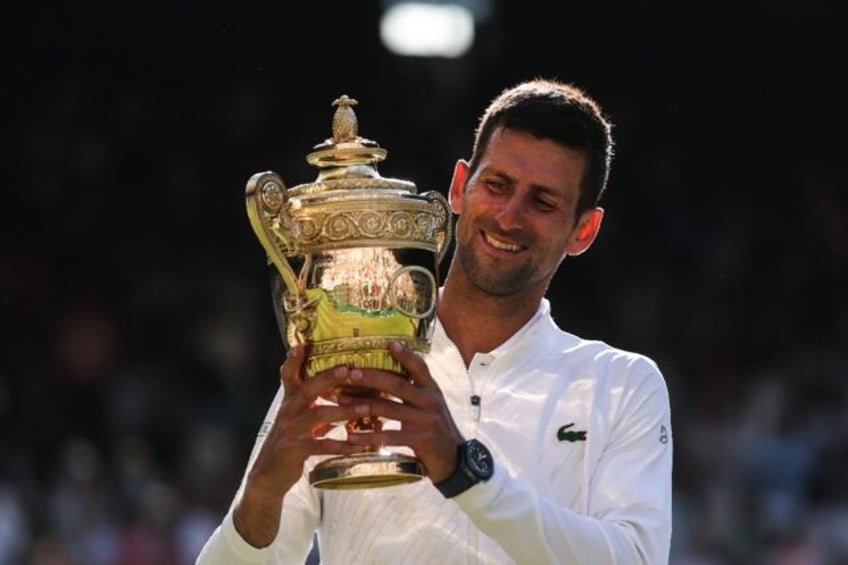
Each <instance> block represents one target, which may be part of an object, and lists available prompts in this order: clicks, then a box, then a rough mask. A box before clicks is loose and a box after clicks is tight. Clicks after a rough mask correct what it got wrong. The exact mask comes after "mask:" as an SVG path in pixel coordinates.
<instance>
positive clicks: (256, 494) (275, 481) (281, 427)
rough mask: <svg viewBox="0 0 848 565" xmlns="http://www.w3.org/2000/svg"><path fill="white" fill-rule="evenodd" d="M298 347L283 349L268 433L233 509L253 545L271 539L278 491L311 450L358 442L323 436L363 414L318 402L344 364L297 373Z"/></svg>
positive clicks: (347, 447) (330, 393)
mask: <svg viewBox="0 0 848 565" xmlns="http://www.w3.org/2000/svg"><path fill="white" fill-rule="evenodd" d="M304 358H305V355H304V350H303V347H302V346H295V347H292V348H291V349H290V350H289V353H288V357H287V358H286V361H285V363H283V366H282V367H281V368H280V380H281V381H282V384H283V387H284V390H285V393H284V396H283V400H282V402H281V403H280V408H279V409H278V410H277V414H276V417H275V418H274V422H273V424H272V425H271V429H270V430H269V431H268V436H267V437H266V438H265V441H264V443H263V445H262V448H261V449H260V451H259V453H258V455H257V457H256V460H255V461H254V462H253V464H252V465H251V467H250V470H249V471H248V473H247V481H246V483H245V488H244V492H243V493H242V496H241V498H240V499H239V501H238V502H237V504H236V506H235V508H234V511H233V522H234V524H235V526H236V529H237V530H238V532H239V534H241V536H242V537H243V538H244V539H245V541H247V542H248V543H250V544H251V545H253V546H255V547H265V546H267V545H268V544H270V543H271V542H272V541H274V538H275V537H276V535H277V530H278V529H279V527H280V511H281V509H282V504H283V497H284V496H285V494H286V493H287V492H288V491H289V489H290V488H291V487H292V486H293V485H294V484H295V483H296V482H297V481H298V480H299V479H300V477H301V475H302V474H303V464H304V462H305V461H306V459H307V458H308V457H309V456H311V455H326V454H337V455H346V454H350V453H355V452H357V451H360V450H361V448H360V447H357V446H354V445H351V444H349V443H347V442H345V441H343V440H334V439H330V438H327V437H324V436H325V435H326V434H327V433H328V432H329V431H330V430H331V429H332V428H333V427H335V426H336V425H339V424H342V425H343V424H344V422H346V421H347V420H349V419H352V418H357V417H360V416H362V415H363V412H364V411H365V410H366V408H364V407H357V406H352V405H348V406H337V405H326V404H323V405H322V404H318V402H317V399H318V397H319V396H323V397H325V398H332V397H334V396H335V391H337V390H338V388H339V387H340V386H341V385H343V384H344V381H345V379H347V378H348V377H349V374H348V370H347V369H346V368H336V369H334V370H331V371H325V372H323V373H320V374H318V375H315V377H313V378H310V379H305V378H304V377H303V362H304Z"/></svg>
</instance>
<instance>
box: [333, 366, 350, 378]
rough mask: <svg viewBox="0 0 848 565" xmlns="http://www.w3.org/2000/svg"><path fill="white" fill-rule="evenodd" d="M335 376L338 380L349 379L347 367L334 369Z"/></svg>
mask: <svg viewBox="0 0 848 565" xmlns="http://www.w3.org/2000/svg"><path fill="white" fill-rule="evenodd" d="M333 376H334V377H335V378H337V379H346V378H347V367H344V366H341V367H336V368H335V369H333Z"/></svg>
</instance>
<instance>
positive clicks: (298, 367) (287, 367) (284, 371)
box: [280, 345, 306, 391]
mask: <svg viewBox="0 0 848 565" xmlns="http://www.w3.org/2000/svg"><path fill="white" fill-rule="evenodd" d="M305 357H306V355H305V352H304V349H303V346H302V345H294V346H292V347H291V348H289V350H288V352H287V353H286V360H285V362H283V365H282V366H281V367H280V382H281V383H283V386H284V387H285V390H287V391H293V390H295V389H296V388H297V387H298V386H299V385H300V384H301V383H302V382H303V377H302V374H301V372H302V370H303V361H304V359H305Z"/></svg>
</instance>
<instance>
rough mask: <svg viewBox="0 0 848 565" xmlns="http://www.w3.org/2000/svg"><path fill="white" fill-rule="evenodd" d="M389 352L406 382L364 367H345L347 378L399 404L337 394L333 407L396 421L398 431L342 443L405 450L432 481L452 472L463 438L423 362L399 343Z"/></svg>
mask: <svg viewBox="0 0 848 565" xmlns="http://www.w3.org/2000/svg"><path fill="white" fill-rule="evenodd" d="M389 351H390V352H391V355H392V357H394V358H395V359H396V360H397V361H398V362H399V363H400V364H401V365H403V367H404V368H405V369H406V370H407V372H408V380H407V379H405V378H401V377H398V375H397V374H396V373H390V372H385V371H377V370H368V369H363V370H359V369H351V370H350V375H349V378H350V382H351V383H352V384H353V385H354V386H357V387H360V386H361V387H368V388H372V389H375V390H378V391H380V392H382V393H384V394H383V396H388V397H394V398H397V399H399V400H400V402H395V401H393V400H390V399H388V398H380V397H379V396H378V397H358V396H349V395H342V396H341V397H340V398H339V403H340V405H342V406H349V407H355V410H356V413H357V414H360V415H367V416H372V417H381V418H387V419H390V420H397V421H399V422H400V424H401V429H400V430H383V431H379V432H368V433H361V434H352V435H350V436H349V437H348V441H349V442H350V443H351V444H354V445H359V446H366V445H367V446H371V447H374V448H377V449H379V448H380V447H382V446H386V445H405V446H408V447H410V448H411V449H412V450H413V451H414V452H415V455H416V456H417V457H418V458H419V459H420V460H421V462H422V463H423V464H424V466H425V467H426V469H427V474H428V475H429V477H430V480H432V481H433V482H434V483H438V482H440V481H442V480H444V479H446V478H447V477H449V476H450V475H451V473H453V472H454V470H455V469H456V465H457V459H456V456H457V453H456V448H457V446H458V445H459V444H460V443H462V442H463V441H464V439H463V437H462V434H461V433H460V432H459V429H458V428H457V427H456V424H455V423H454V421H453V418H452V417H451V415H450V411H449V410H448V406H447V403H446V402H445V398H444V396H443V395H442V391H441V390H440V389H439V386H438V385H437V384H436V381H435V380H434V379H433V377H432V375H430V371H429V369H428V368H427V364H426V363H424V360H423V359H421V357H419V356H418V355H416V354H415V353H414V352H412V351H410V350H408V349H406V348H405V347H403V346H402V345H400V344H399V343H392V344H391V345H390V346H389ZM341 371H342V372H344V371H345V369H341Z"/></svg>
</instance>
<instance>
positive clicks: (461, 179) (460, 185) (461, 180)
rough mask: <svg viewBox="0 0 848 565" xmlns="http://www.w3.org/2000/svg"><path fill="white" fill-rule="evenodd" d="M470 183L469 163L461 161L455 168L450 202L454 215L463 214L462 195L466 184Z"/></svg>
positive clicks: (449, 197) (449, 194) (449, 195)
mask: <svg viewBox="0 0 848 565" xmlns="http://www.w3.org/2000/svg"><path fill="white" fill-rule="evenodd" d="M467 182H468V162H467V161H465V160H464V159H460V160H459V161H457V162H456V165H455V166H454V168H453V178H452V179H451V185H450V192H448V201H449V202H450V207H451V211H453V213H454V214H459V213H461V212H462V194H463V193H464V192H465V183H467Z"/></svg>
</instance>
